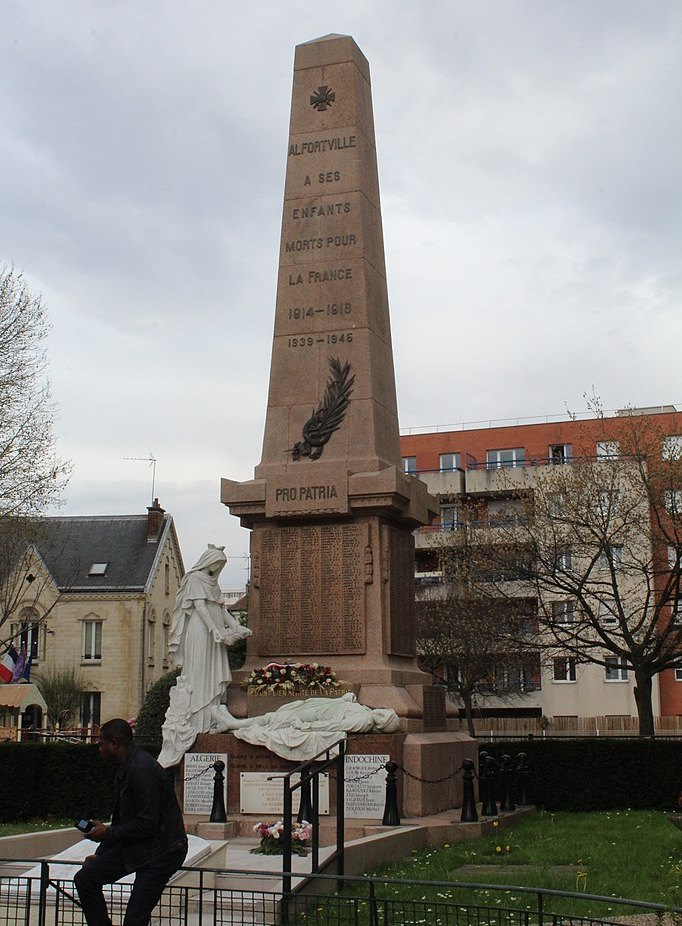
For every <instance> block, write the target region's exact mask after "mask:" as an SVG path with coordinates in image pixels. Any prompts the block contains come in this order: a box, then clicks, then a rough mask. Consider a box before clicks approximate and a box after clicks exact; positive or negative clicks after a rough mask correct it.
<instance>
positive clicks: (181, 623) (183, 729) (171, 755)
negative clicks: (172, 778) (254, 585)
mask: <svg viewBox="0 0 682 926" xmlns="http://www.w3.org/2000/svg"><path fill="white" fill-rule="evenodd" d="M224 550H225V548H224V547H216V546H213V544H209V545H208V549H207V550H206V551H205V553H203V554H202V556H201V558H200V559H199V561H198V562H197V563H196V565H195V566H193V567H192V569H190V570H189V572H188V573H186V575H185V577H184V578H183V580H182V582H181V583H180V588H179V589H178V593H177V598H176V602H175V610H174V611H173V620H172V623H171V630H170V638H169V644H168V650H169V653H170V657H171V660H172V662H173V664H174V665H176V666H178V667H179V668H181V669H182V673H181V674H180V675H179V676H178V679H177V682H176V689H177V690H175V689H171V707H170V708H169V710H168V712H167V714H166V719H165V721H164V724H163V727H162V732H163V748H162V751H161V755H160V756H159V762H160V763H161V765H163V766H166V767H168V766H170V765H175V764H176V763H177V762H179V761H180V759H181V758H182V756H183V755H184V753H185V752H186V751H187V750H188V749H189V748H190V747H191V745H192V743H193V742H194V740H195V739H196V736H197V734H198V733H207V732H208V731H209V730H210V729H211V728H214V729H215V728H217V727H220V728H224V726H225V723H226V722H230V721H232V720H234V718H233V717H232V715H231V714H230V713H229V711H228V710H227V707H226V706H225V704H224V699H225V692H226V690H227V686H228V685H229V683H230V682H231V681H232V673H231V672H230V664H229V660H228V647H229V646H232V644H234V643H236V642H237V641H238V640H241V639H243V638H244V637H248V636H249V635H250V634H251V631H250V630H249V629H248V628H247V627H242V625H241V624H240V623H239V622H238V621H237V620H235V618H234V617H233V616H232V615H231V614H230V613H229V611H227V610H226V608H225V606H224V604H223V596H222V592H221V590H220V586H219V585H218V577H219V575H220V573H221V572H222V570H223V567H224V566H225V563H226V562H227V557H226V556H225V552H224ZM173 695H175V697H173ZM180 705H182V707H181V710H180V709H179V708H180Z"/></svg>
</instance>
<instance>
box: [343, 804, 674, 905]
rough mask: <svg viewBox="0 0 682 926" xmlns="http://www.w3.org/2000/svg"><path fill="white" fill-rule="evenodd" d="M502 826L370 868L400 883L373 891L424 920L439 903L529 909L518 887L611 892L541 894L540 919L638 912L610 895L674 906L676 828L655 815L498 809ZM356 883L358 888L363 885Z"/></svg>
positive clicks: (531, 897) (531, 902)
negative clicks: (579, 897)
mask: <svg viewBox="0 0 682 926" xmlns="http://www.w3.org/2000/svg"><path fill="white" fill-rule="evenodd" d="M500 823H501V824H502V825H501V826H499V828H496V829H494V830H493V832H492V834H490V835H487V836H483V837H480V838H475V839H466V840H463V841H462V842H458V843H453V844H452V845H448V844H445V845H443V846H442V847H440V848H437V847H434V846H430V847H429V848H427V849H423V850H421V851H414V852H413V854H412V858H406V859H403V860H402V861H400V862H397V863H395V864H394V865H391V866H390V867H385V868H381V869H379V870H378V871H373V872H371V873H370V874H372V875H377V876H380V877H385V878H398V879H401V881H402V884H401V885H400V887H399V888H397V886H396V884H395V883H394V884H387V885H379V886H377V896H378V897H379V898H382V897H384V896H385V897H387V898H391V896H392V895H394V896H395V895H396V894H398V893H399V894H400V896H401V897H402V898H405V899H410V898H414V899H415V900H416V901H426V903H425V906H424V908H423V909H424V919H423V920H422V921H423V922H427V923H432V922H436V917H435V916H434V910H435V904H436V903H437V902H438V901H441V902H443V901H445V902H449V903H456V902H457V901H461V902H462V903H478V904H481V905H482V906H489V907H492V908H494V907H496V906H502V907H504V908H517V909H518V908H520V909H521V910H524V909H525V908H526V909H527V908H530V909H535V904H536V903H537V900H536V897H535V896H534V895H533V894H532V893H531V894H524V893H521V892H520V891H516V890H514V888H519V887H521V886H524V887H530V886H533V887H543V888H548V889H553V890H557V891H567V892H568V891H570V892H578V891H579V892H583V893H588V894H592V895H595V894H596V895H600V896H603V897H605V898H609V899H608V900H605V901H597V900H594V899H593V900H587V901H576V900H575V899H571V898H566V899H564V898H560V897H547V898H545V916H546V920H547V921H549V919H550V918H551V914H550V911H551V913H564V914H571V915H572V916H575V917H578V916H586V917H587V916H591V917H595V918H599V919H604V920H609V921H613V920H618V919H621V915H622V914H634V913H640V914H641V913H642V912H643V911H641V910H636V909H634V908H632V907H630V908H628V907H620V906H618V905H617V904H616V903H615V902H614V901H612V900H611V899H610V898H612V897H613V898H629V899H633V900H640V901H649V902H651V903H663V904H666V905H668V904H675V905H679V903H680V899H681V897H682V894H681V890H682V887H681V886H682V877H681V873H682V850H681V848H680V840H679V835H680V834H679V831H678V830H677V829H675V827H673V826H671V824H670V823H669V822H668V821H667V820H666V818H665V815H664V814H662V813H660V812H656V811H635V810H616V811H606V812H602V813H594V812H593V813H561V812H559V813H548V812H539V813H534V814H533V815H532V816H531V817H530V819H528V820H527V821H524V822H521V821H518V820H517V821H514V822H512V821H511V820H509V819H508V818H507V819H505V817H504V816H503V817H502V818H501V820H500ZM507 847H509V852H507ZM498 848H499V850H500V851H499V852H498ZM424 881H441V882H443V881H445V882H448V886H447V887H445V888H442V887H441V888H435V887H434V888H430V887H428V886H424V884H423V883H415V882H424ZM458 881H468V882H471V881H474V882H478V883H484V884H486V885H500V887H499V888H498V889H497V890H494V889H490V888H486V889H481V890H471V889H468V890H466V891H465V890H464V889H458V888H457V882H458ZM358 890H363V891H364V892H365V894H366V888H362V889H358ZM380 902H381V901H380ZM429 905H430V906H431V911H429V909H428V907H429ZM443 919H444V918H443ZM494 919H495V921H497V918H496V917H495V918H494ZM533 919H534V917H533V916H531V920H533ZM652 919H653V917H652ZM633 922H634V921H633Z"/></svg>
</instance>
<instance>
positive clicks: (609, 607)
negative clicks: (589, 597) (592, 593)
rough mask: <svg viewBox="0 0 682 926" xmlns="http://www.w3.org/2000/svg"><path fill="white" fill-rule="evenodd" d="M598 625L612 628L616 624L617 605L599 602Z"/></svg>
mask: <svg viewBox="0 0 682 926" xmlns="http://www.w3.org/2000/svg"><path fill="white" fill-rule="evenodd" d="M599 623H600V624H601V625H602V627H613V626H614V625H615V624H617V623H618V605H617V604H616V602H615V601H600V602H599Z"/></svg>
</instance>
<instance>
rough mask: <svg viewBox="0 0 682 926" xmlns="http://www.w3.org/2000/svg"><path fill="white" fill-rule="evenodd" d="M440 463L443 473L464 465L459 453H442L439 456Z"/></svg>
mask: <svg viewBox="0 0 682 926" xmlns="http://www.w3.org/2000/svg"><path fill="white" fill-rule="evenodd" d="M438 465H439V467H440V471H441V473H446V472H448V471H449V470H453V469H459V468H460V466H461V465H462V460H461V456H460V454H458V453H441V455H440V457H439V458H438Z"/></svg>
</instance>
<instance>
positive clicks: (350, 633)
mask: <svg viewBox="0 0 682 926" xmlns="http://www.w3.org/2000/svg"><path fill="white" fill-rule="evenodd" d="M258 533H259V537H260V557H261V582H260V617H261V626H262V628H263V631H264V632H263V633H262V635H261V641H260V653H261V655H267V654H269V653H279V654H286V653H298V654H304V653H312V654H315V655H319V656H322V655H325V654H330V655H332V654H339V655H341V654H354V653H364V651H365V583H364V550H365V546H366V545H367V526H366V525H363V524H343V525H320V526H307V527H291V528H283V529H279V530H278V529H272V528H264V529H263V530H262V531H259V532H258Z"/></svg>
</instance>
